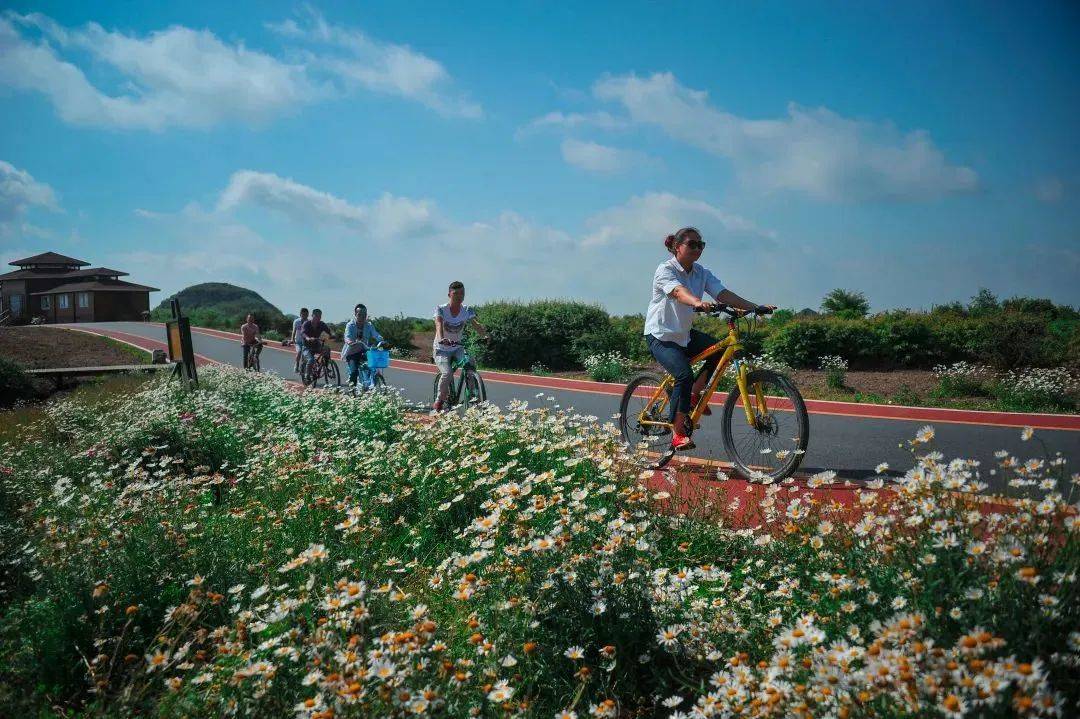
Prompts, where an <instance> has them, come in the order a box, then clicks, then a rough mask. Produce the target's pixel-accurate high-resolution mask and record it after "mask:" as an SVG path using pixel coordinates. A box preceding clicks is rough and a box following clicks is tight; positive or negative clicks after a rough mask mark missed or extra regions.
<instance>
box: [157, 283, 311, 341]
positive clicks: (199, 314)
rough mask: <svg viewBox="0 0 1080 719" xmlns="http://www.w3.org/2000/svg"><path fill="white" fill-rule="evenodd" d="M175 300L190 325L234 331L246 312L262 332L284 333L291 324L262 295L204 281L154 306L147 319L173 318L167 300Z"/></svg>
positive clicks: (161, 320)
mask: <svg viewBox="0 0 1080 719" xmlns="http://www.w3.org/2000/svg"><path fill="white" fill-rule="evenodd" d="M174 299H178V300H180V309H181V310H182V311H183V312H184V314H186V315H187V316H188V317H190V318H191V322H192V324H195V325H198V326H200V327H217V328H220V329H226V330H236V329H237V328H239V327H240V325H242V324H243V323H244V318H245V316H246V315H247V314H248V313H249V312H251V313H253V314H254V315H255V321H256V322H257V323H258V324H259V326H260V327H262V328H263V330H264V331H266V330H276V331H278V332H282V333H284V334H285V335H287V334H288V333H289V328H290V327H291V320H290V318H289V317H287V316H286V315H285V314H284V313H283V312H282V311H281V310H279V309H278V308H277V307H275V306H274V305H272V304H271V303H269V302H267V301H266V300H265V299H264V298H263V297H262V295H260V294H259V293H257V292H255V291H253V290H249V289H247V288H246V287H237V286H236V285H230V284H228V283H226V282H204V283H202V284H199V285H192V286H191V287H186V288H184V289H182V290H180V291H179V292H177V293H176V294H175V295H172V296H171V297H168V298H167V299H165V300H164V301H163V302H162V303H161V304H160V305H158V306H157V307H156V308H154V311H153V312H151V313H150V318H151V319H153V320H157V321H159V322H164V321H165V320H167V319H169V318H170V317H172V310H171V309H170V306H169V303H170V302H172V300H174Z"/></svg>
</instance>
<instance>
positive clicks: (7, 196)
mask: <svg viewBox="0 0 1080 719" xmlns="http://www.w3.org/2000/svg"><path fill="white" fill-rule="evenodd" d="M34 207H40V208H43V209H46V210H51V211H53V212H59V211H60V205H59V203H57V201H56V193H55V192H53V189H52V188H51V187H49V186H48V185H46V184H45V183H44V182H38V181H37V180H35V179H34V178H33V177H32V176H31V175H30V173H29V172H27V171H26V170H20V169H19V168H17V167H15V166H14V165H12V164H11V163H9V162H4V161H3V160H0V233H2V234H5V235H8V234H11V233H12V232H14V228H15V226H16V221H17V220H19V219H20V218H21V217H23V216H24V215H25V214H26V213H27V212H28V211H29V210H30V209H31V208H34ZM21 227H22V233H23V234H25V235H31V236H37V237H42V236H43V234H44V233H47V231H46V230H42V229H41V228H38V227H35V226H33V225H30V224H29V223H22V225H21Z"/></svg>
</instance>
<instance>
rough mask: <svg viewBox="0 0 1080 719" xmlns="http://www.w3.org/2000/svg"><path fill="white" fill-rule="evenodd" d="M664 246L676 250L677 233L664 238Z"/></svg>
mask: <svg viewBox="0 0 1080 719" xmlns="http://www.w3.org/2000/svg"><path fill="white" fill-rule="evenodd" d="M664 247H666V248H667V249H668V252H674V251H675V235H668V236H667V237H665V238H664Z"/></svg>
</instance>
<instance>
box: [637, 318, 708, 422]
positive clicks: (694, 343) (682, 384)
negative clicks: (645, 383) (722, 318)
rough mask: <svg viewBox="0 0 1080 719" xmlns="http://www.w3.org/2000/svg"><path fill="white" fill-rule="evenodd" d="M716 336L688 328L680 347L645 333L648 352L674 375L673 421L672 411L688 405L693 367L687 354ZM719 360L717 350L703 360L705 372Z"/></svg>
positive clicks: (701, 348)
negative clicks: (686, 336) (688, 331)
mask: <svg viewBox="0 0 1080 719" xmlns="http://www.w3.org/2000/svg"><path fill="white" fill-rule="evenodd" d="M716 342H717V341H716V340H715V339H713V338H712V337H710V336H709V335H707V334H705V333H704V332H698V331H697V330H690V341H689V342H688V343H687V345H686V347H680V346H679V345H677V344H675V343H674V342H668V341H664V340H658V339H657V338H655V337H653V336H652V335H645V344H647V345H648V346H649V352H651V353H652V356H653V357H654V358H655V359H656V361H657V362H659V363H660V366H661V367H663V368H664V369H665V370H667V371H668V373H669V374H670V375H671V376H672V377H674V378H675V387H674V388H672V391H671V401H670V402H668V404H669V405H670V406H671V408H670V410H669V412H670V414H669V417H670V420H671V421H672V422H674V421H675V413H676V412H683V413H687V414H688V413H689V412H690V409H691V403H690V390H691V389H693V387H694V370H693V369H691V367H690V358H691V357H693V356H694V355H696V354H700V353H701V352H704V351H705V350H707V349H708V348H709V347H711V346H712V345H714V344H716ZM719 363H720V354H719V353H717V354H715V355H713V356H712V357H710V358H709V359H707V360H705V369H704V370H703V371H704V372H705V374H707V375H708V374H712V371H713V370H714V369H716V365H718V364H719Z"/></svg>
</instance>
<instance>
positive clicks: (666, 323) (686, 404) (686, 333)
mask: <svg viewBox="0 0 1080 719" xmlns="http://www.w3.org/2000/svg"><path fill="white" fill-rule="evenodd" d="M664 247H666V248H667V250H668V252H670V253H671V254H672V255H673V256H672V257H671V259H669V260H667V261H666V262H661V263H660V265H659V266H658V267H657V268H656V273H655V274H654V275H653V285H652V299H651V300H650V301H649V309H648V311H647V312H646V315H645V343H646V344H647V345H648V346H649V352H650V353H651V354H652V356H653V358H654V359H655V360H656V361H657V362H659V363H660V365H661V366H663V368H664V369H665V370H667V371H668V373H669V374H671V376H672V377H673V378H674V379H675V386H674V387H673V388H672V392H671V400H670V405H671V407H670V413H671V414H670V417H671V425H672V432H671V449H672V450H688V449H693V448H694V442H693V440H691V439H690V435H691V433H692V432H693V430H694V428H693V427H692V426H691V423H690V421H689V417H688V415H689V413H690V411H691V409H692V408H693V407H694V406H695V405H696V404H697V401H698V398H699V395H700V394H701V390H702V389H703V388H704V386H705V383H706V382H707V381H708V379H709V377H710V375H711V374H712V371H713V370H714V369H715V368H716V365H717V363H719V361H720V355H714V356H713V357H710V358H709V359H708V360H707V361H706V363H705V369H704V370H703V371H702V372H701V374H700V376H699V377H698V379H697V381H696V382H695V381H694V371H693V369H691V367H690V358H691V357H693V356H694V355H697V354H700V353H701V352H703V351H705V350H706V349H708V348H709V347H711V346H712V345H714V344H716V342H717V340H716V339H715V338H713V337H710V336H709V335H707V334H705V333H704V332H699V331H698V330H695V329H691V324H693V322H694V311H695V310H697V311H708V310H709V309H711V308H712V306H713V305H712V303H710V302H706V301H705V300H704V299H702V298H703V297H704V296H705V294H706V293H708V294H710V295H712V296H713V297H714V298H715V299H716V301H717V302H719V303H723V304H726V305H729V306H731V307H736V308H739V309H744V310H750V311H753V310H758V309H764V307H761V306H759V305H755V304H753V303H752V302H749V301H747V300H744V299H743V298H742V297H739V296H738V295H737V294H735V293H734V292H732V291H731V290H728V289H724V285H723V283H721V282H720V280H719V279H717V277H716V275H714V274H713V273H712V272H711V271H709V270H708V269H706V268H705V267H702V266H701V265H700V264H698V262H697V260H698V259H700V258H701V252H702V250H704V249H705V241H704V240H702V239H701V232H699V231H698V230H697V229H696V228H693V227H684V228H682V229H681V230H679V231H678V232H676V233H675V234H674V235H668V236H667V239H665V240H664ZM770 309H775V307H771V306H770ZM704 413H705V414H712V413H711V412H710V411H709V409H708V407H706V408H705V412H704Z"/></svg>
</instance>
